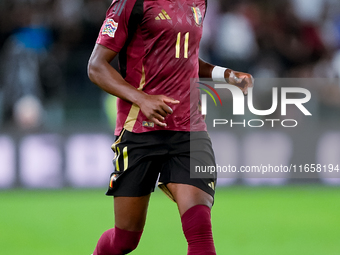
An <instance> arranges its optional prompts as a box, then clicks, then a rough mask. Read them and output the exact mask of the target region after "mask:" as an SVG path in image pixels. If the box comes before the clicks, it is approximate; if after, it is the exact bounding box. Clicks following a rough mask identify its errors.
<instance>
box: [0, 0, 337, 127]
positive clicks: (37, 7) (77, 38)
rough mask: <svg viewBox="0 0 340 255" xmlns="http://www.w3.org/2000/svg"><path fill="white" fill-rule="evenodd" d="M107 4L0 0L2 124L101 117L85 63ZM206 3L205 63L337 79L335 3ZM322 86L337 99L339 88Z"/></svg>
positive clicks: (99, 0)
mask: <svg viewBox="0 0 340 255" xmlns="http://www.w3.org/2000/svg"><path fill="white" fill-rule="evenodd" d="M110 2H111V1H110V0H72V1H69V0H0V75H1V76H0V126H2V127H4V128H6V127H7V126H10V127H13V123H15V124H16V125H17V126H19V127H24V128H32V127H37V126H41V122H44V123H45V124H46V123H47V124H46V125H47V126H48V125H49V126H50V127H58V126H59V127H61V126H62V124H63V123H65V121H66V122H67V121H75V122H76V121H81V120H82V119H84V117H86V118H87V119H91V118H92V119H93V120H98V116H101V112H103V111H102V110H103V93H102V92H101V91H100V90H99V89H98V88H96V86H94V85H93V84H91V83H90V81H89V80H88V78H87V73H86V66H87V61H88V58H89V56H90V53H91V50H92V48H93V46H94V43H95V40H96V38H97V34H98V31H99V28H100V27H101V24H102V22H103V19H104V17H105V13H106V9H107V7H108V5H109V4H110ZM208 6H209V8H208V13H207V16H206V20H205V24H204V25H205V27H204V35H203V39H202V43H201V56H202V58H204V59H205V60H207V61H210V62H212V63H214V64H218V65H221V66H226V67H229V68H232V69H236V70H240V71H245V72H250V73H252V74H253V75H254V77H255V78H258V77H261V78H272V77H303V78H312V77H318V78H333V79H335V78H338V77H339V76H340V1H339V0H313V1H310V0H275V1H271V0H208ZM327 91H328V92H327V94H329V95H334V93H335V94H336V95H337V97H336V98H337V99H339V98H340V97H339V96H340V95H339V87H336V86H335V87H334V88H333V87H332V88H328V89H327ZM337 93H338V94H337ZM325 101H329V100H328V99H325ZM338 101H339V100H334V102H333V103H332V107H337V109H338V107H339V102H338ZM104 119H105V116H104ZM46 125H45V126H46Z"/></svg>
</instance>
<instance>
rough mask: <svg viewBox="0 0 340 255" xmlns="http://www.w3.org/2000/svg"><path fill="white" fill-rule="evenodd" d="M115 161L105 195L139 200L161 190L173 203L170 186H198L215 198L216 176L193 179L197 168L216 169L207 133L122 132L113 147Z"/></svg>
mask: <svg viewBox="0 0 340 255" xmlns="http://www.w3.org/2000/svg"><path fill="white" fill-rule="evenodd" d="M112 149H113V151H114V152H115V153H116V157H115V158H114V160H113V163H114V166H115V171H114V172H113V173H112V174H111V177H110V184H109V189H108V191H107V193H106V195H109V196H117V197H122V196H124V197H139V196H144V195H148V194H150V193H151V192H153V191H154V189H155V185H156V182H157V179H158V178H159V179H158V186H159V188H160V189H161V190H162V191H164V193H165V194H166V195H167V196H169V197H170V199H172V200H174V198H173V196H172V195H171V193H170V192H169V190H168V189H167V188H166V184H168V183H181V184H188V185H192V186H195V187H197V188H199V189H201V190H203V191H205V192H207V193H208V194H210V195H211V196H214V194H215V184H216V175H209V176H208V177H209V178H206V176H205V177H204V178H191V177H190V169H194V165H199V166H215V165H216V164H215V156H214V152H213V150H212V145H211V141H210V138H209V136H208V133H207V132H181V131H152V132H146V133H131V132H129V131H127V130H123V131H122V133H121V135H120V136H119V137H117V139H116V142H115V143H114V144H113V145H112Z"/></svg>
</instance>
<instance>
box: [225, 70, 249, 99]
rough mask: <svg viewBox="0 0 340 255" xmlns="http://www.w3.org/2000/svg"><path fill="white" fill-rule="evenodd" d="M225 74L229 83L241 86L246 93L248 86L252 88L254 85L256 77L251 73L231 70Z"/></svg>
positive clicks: (245, 93)
mask: <svg viewBox="0 0 340 255" xmlns="http://www.w3.org/2000/svg"><path fill="white" fill-rule="evenodd" d="M225 76H226V77H225V79H226V80H227V81H228V83H229V84H231V85H235V86H237V87H239V88H240V89H241V90H242V92H243V94H244V95H247V94H248V88H252V87H253V86H254V78H253V76H252V75H251V74H249V73H242V72H236V71H233V70H230V72H226V74H225Z"/></svg>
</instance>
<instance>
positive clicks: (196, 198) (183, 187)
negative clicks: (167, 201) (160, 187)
mask: <svg viewBox="0 0 340 255" xmlns="http://www.w3.org/2000/svg"><path fill="white" fill-rule="evenodd" d="M166 187H167V188H168V190H169V191H170V192H171V194H172V196H173V197H174V199H175V201H176V203H177V206H178V210H179V213H180V215H181V216H182V215H183V214H184V213H185V212H186V211H187V210H188V209H190V208H191V207H194V206H196V205H206V206H208V207H209V208H211V207H212V205H213V203H214V198H213V196H212V195H210V194H209V193H207V192H205V191H203V190H202V189H200V188H198V187H195V186H193V185H188V184H181V183H168V184H166Z"/></svg>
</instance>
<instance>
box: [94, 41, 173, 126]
mask: <svg viewBox="0 0 340 255" xmlns="http://www.w3.org/2000/svg"><path fill="white" fill-rule="evenodd" d="M116 55H117V52H114V51H112V50H110V49H108V48H106V47H104V46H102V45H100V44H96V45H95V47H94V49H93V51H92V54H91V57H90V60H89V63H88V76H89V78H90V80H91V81H92V82H93V83H94V84H96V85H97V86H99V87H100V88H101V89H103V90H104V91H106V92H108V93H110V94H112V95H114V96H117V97H119V98H121V99H123V100H125V101H128V102H131V103H132V104H136V105H137V106H138V107H139V108H140V109H141V111H142V112H143V114H144V115H145V116H146V117H147V118H148V119H149V120H150V121H153V122H154V123H156V124H157V125H159V126H164V127H165V126H166V123H165V122H164V119H165V117H166V116H167V115H168V114H171V113H172V109H171V108H170V106H168V104H178V103H179V102H178V101H177V100H174V99H172V98H169V97H166V96H164V95H148V94H146V93H144V92H143V91H141V90H137V89H136V88H135V87H133V86H132V85H131V84H129V83H127V82H126V81H125V80H124V79H123V77H122V76H121V75H120V74H119V73H118V72H117V70H116V69H114V68H113V67H112V66H111V65H110V63H111V61H112V60H113V59H114V58H115V57H116Z"/></svg>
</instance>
